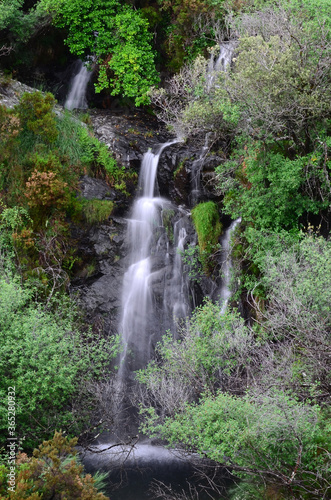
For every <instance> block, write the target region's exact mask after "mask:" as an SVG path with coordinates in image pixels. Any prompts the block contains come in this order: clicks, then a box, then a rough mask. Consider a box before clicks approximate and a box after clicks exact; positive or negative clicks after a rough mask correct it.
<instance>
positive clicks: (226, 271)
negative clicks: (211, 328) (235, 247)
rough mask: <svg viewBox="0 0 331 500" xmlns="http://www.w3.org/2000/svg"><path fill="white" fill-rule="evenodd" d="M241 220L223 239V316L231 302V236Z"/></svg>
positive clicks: (236, 221)
mask: <svg viewBox="0 0 331 500" xmlns="http://www.w3.org/2000/svg"><path fill="white" fill-rule="evenodd" d="M240 222H241V218H239V219H237V220H235V221H233V222H232V223H231V224H230V226H229V227H228V229H227V230H226V231H225V233H224V235H223V237H222V242H221V243H222V261H223V263H222V275H223V280H222V286H221V290H220V294H219V295H220V301H221V314H224V313H225V310H226V307H227V305H228V302H229V298H230V297H231V290H230V281H231V269H232V260H231V247H230V244H231V236H232V234H233V231H234V230H235V229H236V227H237V226H238V224H240Z"/></svg>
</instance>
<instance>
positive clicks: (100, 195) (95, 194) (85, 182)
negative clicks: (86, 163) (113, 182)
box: [79, 175, 116, 200]
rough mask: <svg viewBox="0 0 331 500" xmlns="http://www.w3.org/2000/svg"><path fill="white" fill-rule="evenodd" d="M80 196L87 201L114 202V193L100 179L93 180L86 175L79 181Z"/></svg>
mask: <svg viewBox="0 0 331 500" xmlns="http://www.w3.org/2000/svg"><path fill="white" fill-rule="evenodd" d="M79 188H80V195H81V196H82V197H83V198H86V199H87V200H95V199H97V200H114V199H115V198H116V193H115V191H114V190H113V189H111V188H110V187H109V186H108V184H107V183H106V182H105V181H103V180H102V179H94V178H93V177H89V176H88V175H84V177H83V178H82V179H81V181H80V185H79Z"/></svg>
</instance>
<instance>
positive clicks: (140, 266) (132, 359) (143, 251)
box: [119, 141, 177, 381]
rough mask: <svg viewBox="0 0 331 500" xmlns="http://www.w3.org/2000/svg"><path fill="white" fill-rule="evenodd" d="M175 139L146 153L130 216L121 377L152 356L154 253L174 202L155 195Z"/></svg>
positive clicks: (124, 286) (137, 367) (123, 299)
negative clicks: (166, 153) (163, 157)
mask: <svg viewBox="0 0 331 500" xmlns="http://www.w3.org/2000/svg"><path fill="white" fill-rule="evenodd" d="M174 142H177V141H171V142H168V143H165V144H162V145H161V146H160V147H159V149H158V151H157V153H155V154H154V153H152V152H151V151H148V152H147V153H145V155H144V157H143V160H142V165H141V171H140V177H139V189H140V196H139V197H138V198H137V199H136V201H135V202H134V204H133V208H132V214H131V217H130V219H129V220H128V231H127V240H128V243H129V247H130V248H129V261H130V265H129V268H128V270H127V272H126V273H125V275H124V282H123V292H122V318H121V323H120V334H121V338H122V345H123V351H122V354H121V359H120V368H119V379H120V381H124V380H125V379H126V377H127V374H128V372H132V371H134V370H137V369H139V368H141V367H143V366H145V364H146V363H147V362H148V361H149V360H150V359H151V349H152V345H151V341H152V335H151V333H152V332H151V327H152V325H153V323H154V320H155V315H154V304H153V297H152V291H151V281H152V280H153V275H154V274H155V273H156V271H153V270H152V254H155V253H156V252H157V247H158V243H159V241H160V240H161V238H162V237H164V232H163V233H162V232H161V231H160V228H161V227H162V218H161V212H162V209H163V208H164V207H165V206H167V205H170V202H169V201H167V200H165V199H163V198H160V197H156V196H154V193H155V184H156V173H157V166H158V162H159V158H160V155H161V153H162V151H163V150H164V149H165V148H166V147H168V146H170V145H171V144H173V143H174ZM158 231H159V232H160V234H158ZM153 326H154V325H153Z"/></svg>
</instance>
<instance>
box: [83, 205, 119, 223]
mask: <svg viewBox="0 0 331 500" xmlns="http://www.w3.org/2000/svg"><path fill="white" fill-rule="evenodd" d="M113 209H114V202H113V201H110V200H84V201H83V204H82V214H83V216H84V219H85V220H86V221H87V222H88V223H89V224H97V223H101V222H105V221H106V220H108V218H109V217H110V216H111V214H112V212H113Z"/></svg>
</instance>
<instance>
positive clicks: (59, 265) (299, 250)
mask: <svg viewBox="0 0 331 500" xmlns="http://www.w3.org/2000/svg"><path fill="white" fill-rule="evenodd" d="M31 5H32V7H31V6H28V5H27V4H26V3H23V2H22V1H20V0H17V1H16V0H6V1H5V2H3V3H1V5H0V36H1V42H0V55H2V56H5V57H7V55H8V53H14V52H15V50H16V51H18V49H19V48H20V47H24V40H25V39H26V38H28V37H33V36H37V34H38V30H39V29H40V28H41V27H42V26H45V25H46V24H47V23H51V22H54V23H55V24H56V25H57V26H58V27H61V29H63V38H64V39H66V40H67V44H68V46H69V48H70V50H71V51H72V52H73V53H74V54H76V55H79V56H82V57H86V56H88V55H90V54H95V55H96V56H97V58H98V67H99V73H98V74H99V82H98V83H97V87H98V88H99V89H100V90H101V89H102V88H106V87H108V88H109V89H110V93H112V95H122V96H126V97H129V98H130V99H132V100H133V102H135V104H136V105H140V104H145V103H148V102H149V100H151V101H152V103H154V106H155V108H154V109H155V110H156V112H157V113H159V116H160V118H161V119H163V120H164V122H165V123H166V124H167V125H168V126H169V127H170V128H171V130H174V131H175V132H176V133H177V134H178V135H181V136H182V137H183V136H184V137H186V138H188V139H192V138H193V139H194V140H198V139H199V136H203V135H204V134H205V133H206V132H210V133H211V137H212V138H213V141H214V145H215V148H218V150H219V151H220V150H221V152H222V154H221V155H220V157H222V158H223V160H222V161H220V165H219V166H218V167H217V168H216V171H215V177H214V179H215V189H214V193H213V194H214V199H218V200H221V201H219V203H218V205H216V204H215V203H214V202H211V201H206V202H204V203H201V204H199V205H197V206H196V207H195V208H194V209H193V210H192V218H193V221H194V224H195V227H196V230H197V233H198V238H199V246H200V251H201V258H202V262H203V266H204V271H205V272H206V273H208V272H209V270H210V262H211V261H210V254H212V253H213V251H214V250H215V248H216V244H217V240H218V237H219V234H220V231H221V227H220V223H219V212H218V208H219V207H221V209H222V211H223V212H224V214H227V215H228V216H230V217H231V218H232V219H236V218H237V217H239V216H241V218H242V222H241V225H240V227H239V228H238V229H237V231H236V233H235V235H234V239H233V262H234V267H233V280H232V281H233V283H232V287H233V292H234V296H233V297H234V299H233V302H232V306H233V307H231V303H230V304H229V307H228V310H227V312H226V313H225V314H224V315H221V314H220V307H219V305H218V304H212V303H211V302H209V301H206V302H205V304H204V305H203V306H201V307H199V308H197V309H196V311H195V312H194V313H193V316H192V318H191V319H190V320H188V322H187V325H186V326H185V327H183V329H182V332H181V337H180V339H178V338H173V337H172V336H171V335H170V334H167V335H165V336H164V338H163V341H162V342H161V344H160V345H158V347H157V357H156V359H155V360H154V361H152V362H151V363H150V364H149V366H148V367H147V368H146V369H145V370H141V371H140V372H139V373H138V374H137V379H138V381H139V383H140V396H139V398H140V405H141V415H142V429H143V431H144V432H145V433H146V434H148V435H151V436H154V437H158V438H162V439H163V440H164V441H166V442H167V443H168V444H169V445H170V446H178V447H180V448H183V449H184V450H188V451H191V452H195V453H198V454H199V455H200V456H201V457H205V458H208V459H209V460H211V461H212V463H213V464H214V466H215V470H217V467H218V466H222V467H225V468H227V470H229V471H230V473H231V474H233V477H234V478H235V480H236V481H237V480H238V481H237V486H236V488H235V489H234V491H233V492H232V493H231V495H232V496H233V498H234V499H271V498H277V499H280V500H281V499H284V500H290V499H298V500H299V499H302V500H309V499H316V500H317V499H318V500H320V499H322V498H323V499H327V498H330V492H331V485H330V473H331V446H330V445H331V443H330V439H331V438H330V436H331V430H330V406H329V405H330V396H331V380H330V371H329V366H330V333H331V309H330V301H331V285H330V283H331V279H330V278H331V268H330V262H331V245H330V225H331V163H330V148H331V138H330V119H331V104H330V103H331V93H330V92H331V91H330V88H331V86H330V84H331V75H330V67H331V64H330V63H331V44H330V19H331V12H330V10H331V9H330V5H329V2H328V1H327V0H300V1H299V0H283V1H281V2H279V3H277V4H275V3H274V2H269V1H258V2H251V1H242V2H240V1H235V2H229V3H225V2H222V1H218V0H197V1H195V2H188V1H186V0H181V1H177V0H159V1H158V2H148V1H144V2H143V1H141V2H139V1H137V2H124V1H121V2H120V1H119V0H109V1H108V2H107V1H101V0H100V1H98V2H89V1H87V2H80V1H73V2H69V1H66V0H41V1H40V2H32V3H31ZM153 34H154V35H155V36H153ZM220 41H225V43H228V44H232V46H233V47H234V54H233V59H232V63H231V65H230V67H229V68H228V70H227V71H226V72H219V73H217V74H214V75H213V77H212V78H210V75H208V61H209V57H210V55H211V54H212V55H213V54H214V57H215V58H216V57H217V51H218V48H217V45H218V42H220ZM155 51H157V55H156V57H155ZM156 67H158V69H162V70H165V69H166V71H168V72H169V71H170V70H171V71H177V73H176V74H175V75H174V76H173V77H172V78H171V79H170V80H169V82H168V83H167V84H166V85H165V86H164V88H161V89H160V88H155V87H152V88H151V86H152V85H154V86H156V85H157V83H158V75H157V70H156ZM53 105H54V99H53V97H52V96H51V95H49V94H46V95H42V94H41V93H37V94H31V95H26V96H24V97H23V99H22V101H21V103H20V105H19V106H18V107H17V108H16V109H14V110H7V109H5V108H4V107H0V139H1V141H0V193H1V205H0V243H1V254H0V264H1V266H0V267H1V269H0V280H1V289H0V290H1V291H0V322H1V327H2V334H3V335H2V338H1V341H0V342H1V349H2V351H1V356H2V359H3V361H4V363H3V364H1V366H3V368H2V370H3V372H2V377H1V384H2V385H1V391H2V393H3V392H4V391H5V389H6V387H7V385H8V384H12V383H13V381H14V380H15V381H16V385H17V386H18V387H19V388H20V396H19V397H20V398H22V400H20V401H19V411H18V414H17V418H18V421H19V424H20V428H21V432H22V433H23V434H26V436H27V439H28V440H29V442H28V445H29V446H30V447H31V446H33V445H34V444H35V443H36V442H38V441H41V440H42V439H43V438H49V437H50V436H51V435H52V434H53V431H54V429H55V428H57V429H58V428H59V426H60V427H62V428H63V429H68V432H72V433H75V434H77V435H78V434H81V435H82V433H84V432H85V431H86V432H87V431H88V428H87V427H88V426H87V421H88V420H89V419H90V418H91V411H92V414H93V417H92V418H93V419H94V418H95V421H97V420H98V419H97V417H96V416H95V415H97V412H96V413H95V412H94V410H95V409H96V406H97V404H99V403H100V401H101V403H102V405H103V407H102V408H103V410H104V412H103V414H107V412H109V408H108V407H107V404H105V402H104V401H103V399H102V397H101V398H99V400H96V399H94V396H92V395H91V388H93V387H96V386H97V387H98V391H96V392H95V394H99V395H100V394H101V393H102V390H103V389H104V388H105V386H106V381H105V373H106V368H105V357H106V356H108V355H109V354H113V353H114V350H115V346H114V345H113V344H112V343H107V342H105V340H104V339H103V338H99V337H98V334H97V333H96V332H94V335H93V336H91V335H90V334H89V333H88V332H86V329H84V328H81V324H80V322H79V321H78V320H77V319H76V318H75V317H74V315H73V312H72V311H73V309H74V307H73V305H72V304H68V302H65V301H64V299H63V297H62V298H61V297H60V296H57V295H56V293H55V292H56V290H61V289H62V290H63V289H64V288H65V285H66V283H67V282H68V275H69V274H70V272H69V271H70V269H71V267H72V265H73V262H74V259H75V254H74V252H73V249H72V245H71V240H70V232H69V223H68V220H69V219H70V218H71V220H72V219H74V220H76V221H77V223H79V222H80V221H81V220H82V219H84V220H85V221H87V222H88V223H94V222H100V221H101V220H104V219H107V218H108V217H109V215H110V214H111V211H112V209H113V204H112V202H107V203H100V202H99V200H91V202H84V201H82V200H80V199H79V198H77V186H78V181H79V178H80V176H81V175H82V174H84V173H87V172H94V173H95V174H96V175H100V176H102V177H103V178H104V179H106V180H107V181H108V183H109V185H116V184H117V185H119V186H120V185H121V184H122V181H123V176H124V172H123V170H122V169H121V168H119V167H118V166H117V164H116V162H115V160H114V158H113V157H112V156H111V155H109V153H108V151H107V150H106V148H105V146H102V145H100V144H99V143H98V141H96V139H95V138H94V137H93V136H92V135H91V134H90V133H89V131H88V129H86V128H82V127H80V126H77V124H76V122H75V121H73V120H71V119H69V118H68V117H66V116H62V117H58V116H56V115H55V113H54V111H53ZM216 196H217V197H218V198H216ZM238 301H240V303H241V306H242V307H241V310H242V311H244V313H245V314H243V316H244V317H245V319H244V318H243V317H242V316H240V315H239V313H238V312H237V310H236V308H235V307H234V306H235V305H237V303H238ZM63 304H64V305H63ZM101 337H102V336H101ZM13 344H14V345H15V348H13V347H12V346H13ZM23 347H24V349H23ZM59 353H60V355H61V362H60V360H58V357H59ZM49 380H52V381H53V382H52V386H51V388H50V384H48V385H47V381H49ZM109 392H110V390H109V387H108V393H109ZM101 403H100V404H101ZM46 408H47V411H46ZM38 412H39V413H38ZM77 413H79V415H80V417H79V418H78V417H77ZM0 418H1V425H2V428H4V427H5V420H4V418H5V409H4V408H2V410H1V414H0ZM93 422H94V420H93ZM110 424H111V422H110ZM31 463H32V462H31ZM30 465H31V464H30ZM35 466H36V467H40V463H39V462H38V463H37V462H36V463H34V462H33V463H32V469H33V467H35ZM76 466H77V464H73V467H74V468H75V467H76ZM29 467H30V466H29ZM29 467H28V468H29ZM28 468H27V469H28ZM23 469H24V468H23ZM33 470H34V469H33ZM38 470H39V469H38ZM29 474H30V472H29ZM77 475H79V471H78V472H77ZM215 486H216V485H215ZM42 487H43V488H44V487H45V488H46V486H45V485H42ZM215 495H216V496H217V493H215ZM167 498H169V497H167Z"/></svg>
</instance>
